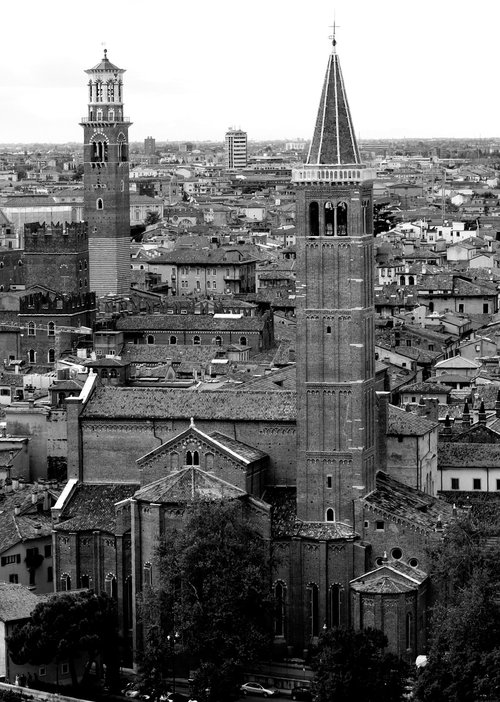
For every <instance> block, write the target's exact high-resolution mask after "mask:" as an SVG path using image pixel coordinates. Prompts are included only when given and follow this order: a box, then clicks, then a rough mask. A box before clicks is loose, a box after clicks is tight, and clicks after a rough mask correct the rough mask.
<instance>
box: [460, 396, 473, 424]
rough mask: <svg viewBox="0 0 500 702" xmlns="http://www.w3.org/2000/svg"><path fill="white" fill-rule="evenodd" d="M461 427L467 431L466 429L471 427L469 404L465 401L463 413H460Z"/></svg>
mask: <svg viewBox="0 0 500 702" xmlns="http://www.w3.org/2000/svg"><path fill="white" fill-rule="evenodd" d="M462 425H463V427H464V429H467V427H470V425H471V419H470V411H469V403H468V402H467V400H465V405H464V411H463V413H462Z"/></svg>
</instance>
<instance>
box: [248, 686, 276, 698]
mask: <svg viewBox="0 0 500 702" xmlns="http://www.w3.org/2000/svg"><path fill="white" fill-rule="evenodd" d="M240 690H241V692H242V693H243V694H244V695H260V696H261V697H274V695H276V694H277V693H278V690H273V689H272V688H270V687H264V685H261V684H260V683H258V682H247V683H244V684H243V685H242V686H241V687H240Z"/></svg>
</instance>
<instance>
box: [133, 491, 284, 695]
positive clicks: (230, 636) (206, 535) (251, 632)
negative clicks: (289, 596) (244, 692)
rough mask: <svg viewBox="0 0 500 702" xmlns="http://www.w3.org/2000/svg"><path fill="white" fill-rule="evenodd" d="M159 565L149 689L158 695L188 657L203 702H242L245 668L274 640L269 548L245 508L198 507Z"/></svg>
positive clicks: (149, 626)
mask: <svg viewBox="0 0 500 702" xmlns="http://www.w3.org/2000/svg"><path fill="white" fill-rule="evenodd" d="M156 565H157V567H158V571H159V574H160V576H159V583H158V584H157V585H155V586H154V587H151V588H147V589H146V590H145V592H144V594H143V598H142V606H141V608H140V609H141V619H142V622H143V627H144V640H145V650H144V656H143V661H142V673H143V676H144V677H145V680H146V681H147V684H149V685H150V686H152V687H153V688H154V690H157V688H158V682H159V681H160V679H161V678H163V677H165V676H166V675H167V674H168V670H167V669H168V667H169V666H171V665H172V662H173V657H175V658H183V657H185V656H187V657H188V659H189V661H188V662H189V665H190V666H191V668H192V669H195V670H196V674H195V677H194V689H195V693H196V695H197V697H198V699H200V698H201V699H203V698H204V699H213V700H219V699H225V700H231V699H236V697H237V696H238V687H239V684H240V676H241V670H242V665H243V664H248V663H250V662H251V661H253V660H255V659H256V658H258V657H259V656H260V655H262V654H263V652H264V651H265V650H266V647H267V646H268V645H269V644H270V642H271V640H272V629H271V619H272V609H273V608H272V598H271V594H270V590H271V582H270V560H269V544H268V543H267V542H266V541H265V540H263V539H262V538H261V537H260V536H259V534H258V533H257V532H256V531H255V530H254V529H253V528H252V526H251V525H250V523H249V522H248V521H247V519H246V518H245V517H244V514H243V506H242V503H240V502H215V501H200V502H196V503H193V504H192V505H191V506H190V507H189V508H188V512H187V517H186V520H185V523H184V524H183V527H182V528H180V529H178V530H175V531H173V532H170V533H169V534H168V536H167V537H166V538H165V539H163V540H162V541H161V543H160V544H159V546H158V549H157V553H156ZM167 636H170V639H168V638H167ZM207 690H209V692H207Z"/></svg>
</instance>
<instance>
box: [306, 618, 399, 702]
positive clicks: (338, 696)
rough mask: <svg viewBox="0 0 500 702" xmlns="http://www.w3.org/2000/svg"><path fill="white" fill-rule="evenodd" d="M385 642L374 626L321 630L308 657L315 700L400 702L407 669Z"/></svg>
mask: <svg viewBox="0 0 500 702" xmlns="http://www.w3.org/2000/svg"><path fill="white" fill-rule="evenodd" d="M386 646H387V637H386V636H385V634H384V633H383V632H382V631H379V630H378V629H364V630H359V631H355V630H354V629H344V628H333V629H329V630H327V631H325V632H324V633H323V634H322V635H321V636H320V638H319V642H318V653H317V654H316V656H315V657H314V658H313V661H312V668H313V670H314V671H315V677H314V681H313V691H314V694H315V700H316V702H332V700H335V702H353V701H354V700H356V702H378V701H379V700H380V702H400V700H401V695H402V692H403V686H404V680H405V677H406V675H407V672H408V669H407V665H406V664H405V663H404V662H403V661H402V660H401V659H400V658H398V657H397V656H395V655H394V654H393V653H386V652H385V650H384V649H385V648H386Z"/></svg>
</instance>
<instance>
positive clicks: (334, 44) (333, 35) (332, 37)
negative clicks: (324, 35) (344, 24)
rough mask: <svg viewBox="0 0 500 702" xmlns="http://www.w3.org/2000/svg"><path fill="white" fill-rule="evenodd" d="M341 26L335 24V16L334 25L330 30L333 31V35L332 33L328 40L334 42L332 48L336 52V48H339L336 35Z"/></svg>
mask: <svg viewBox="0 0 500 702" xmlns="http://www.w3.org/2000/svg"><path fill="white" fill-rule="evenodd" d="M339 26H340V25H338V24H337V23H336V22H335V16H334V17H333V24H331V25H330V28H331V29H332V33H331V34H330V36H329V37H328V39H331V40H332V46H333V50H334V51H335V47H336V46H337V39H336V38H335V33H336V30H337V27H339Z"/></svg>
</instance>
